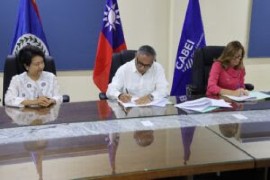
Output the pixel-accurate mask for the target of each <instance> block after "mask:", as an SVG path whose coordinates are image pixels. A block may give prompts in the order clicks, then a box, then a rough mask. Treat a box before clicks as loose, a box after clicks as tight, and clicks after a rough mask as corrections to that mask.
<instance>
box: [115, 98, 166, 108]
mask: <svg viewBox="0 0 270 180" xmlns="http://www.w3.org/2000/svg"><path fill="white" fill-rule="evenodd" d="M136 99H138V98H135V97H134V98H132V99H131V102H128V103H123V102H122V101H120V100H118V102H119V103H120V104H121V105H122V106H123V107H124V108H128V107H143V106H158V107H165V106H166V104H169V103H170V101H169V100H168V99H167V98H161V99H156V100H154V101H152V102H150V103H148V104H136V103H135V100H136Z"/></svg>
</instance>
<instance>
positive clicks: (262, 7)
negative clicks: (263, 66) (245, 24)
mask: <svg viewBox="0 0 270 180" xmlns="http://www.w3.org/2000/svg"><path fill="white" fill-rule="evenodd" d="M240 9H241V8H240ZM248 57H270V1H269V0H253V5H252V15H251V24H250V32H249V51H248Z"/></svg>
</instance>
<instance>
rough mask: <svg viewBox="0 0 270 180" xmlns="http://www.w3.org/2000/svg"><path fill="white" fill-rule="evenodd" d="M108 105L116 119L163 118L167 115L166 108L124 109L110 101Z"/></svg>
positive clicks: (115, 102)
mask: <svg viewBox="0 0 270 180" xmlns="http://www.w3.org/2000/svg"><path fill="white" fill-rule="evenodd" d="M108 105H109V106H110V108H111V109H112V110H113V112H114V114H115V116H116V118H128V117H147V116H162V115H166V107H157V106H145V107H133V108H125V109H124V108H123V107H122V106H120V105H119V104H118V102H117V101H108Z"/></svg>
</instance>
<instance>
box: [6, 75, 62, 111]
mask: <svg viewBox="0 0 270 180" xmlns="http://www.w3.org/2000/svg"><path fill="white" fill-rule="evenodd" d="M39 96H46V97H48V98H51V99H54V100H55V101H56V102H57V103H61V102H62V99H63V97H62V95H61V94H60V92H59V85H58V83H57V80H56V77H55V75H54V74H53V73H50V72H46V71H42V73H41V75H40V77H39V79H38V80H37V81H34V80H32V79H31V78H30V77H29V76H28V75H27V72H23V73H22V74H19V75H15V76H13V77H12V79H11V81H10V85H9V87H8V90H7V92H6V95H5V104H6V105H8V106H15V107H23V105H22V104H21V103H22V102H23V101H24V100H34V99H36V98H37V97H39Z"/></svg>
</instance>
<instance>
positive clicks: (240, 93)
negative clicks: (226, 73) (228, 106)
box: [235, 88, 249, 96]
mask: <svg viewBox="0 0 270 180" xmlns="http://www.w3.org/2000/svg"><path fill="white" fill-rule="evenodd" d="M235 94H236V95H235V96H248V94H249V93H248V91H247V90H245V89H243V88H240V89H237V90H235Z"/></svg>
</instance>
